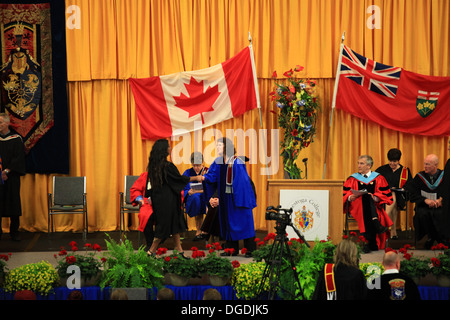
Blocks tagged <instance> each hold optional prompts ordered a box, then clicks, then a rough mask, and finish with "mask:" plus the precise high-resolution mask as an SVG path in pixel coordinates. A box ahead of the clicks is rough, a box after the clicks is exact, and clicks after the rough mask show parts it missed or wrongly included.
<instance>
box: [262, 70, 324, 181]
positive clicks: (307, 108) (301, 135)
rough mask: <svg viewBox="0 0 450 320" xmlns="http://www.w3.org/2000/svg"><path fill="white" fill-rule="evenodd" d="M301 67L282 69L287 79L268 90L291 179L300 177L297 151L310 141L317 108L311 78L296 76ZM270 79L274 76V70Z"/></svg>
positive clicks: (314, 131)
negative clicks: (270, 90)
mask: <svg viewBox="0 0 450 320" xmlns="http://www.w3.org/2000/svg"><path fill="white" fill-rule="evenodd" d="M301 70H303V67H301V66H297V67H295V68H294V70H292V69H291V70H289V71H286V72H285V73H284V74H283V75H284V76H285V77H287V82H286V80H284V82H283V83H276V86H277V88H276V90H275V91H273V92H271V93H270V96H271V100H272V101H275V105H276V106H277V108H278V112H275V111H272V112H273V113H275V114H277V115H278V125H279V127H280V128H283V129H284V136H283V140H282V142H281V152H282V157H283V164H284V169H285V171H286V172H287V173H288V174H289V177H290V178H291V179H301V170H300V169H299V168H298V166H297V164H296V160H297V158H298V156H299V153H300V151H301V150H302V149H303V148H306V147H308V146H309V145H310V144H311V142H313V141H314V136H315V133H316V123H317V116H318V111H319V109H320V108H319V104H318V102H317V98H316V97H315V96H314V87H315V86H316V82H315V81H311V80H306V81H304V80H303V79H296V78H294V77H293V75H294V73H295V72H300V71H301ZM272 77H273V78H277V74H276V71H275V72H274V74H273V76H272Z"/></svg>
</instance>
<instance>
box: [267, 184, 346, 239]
mask: <svg viewBox="0 0 450 320" xmlns="http://www.w3.org/2000/svg"><path fill="white" fill-rule="evenodd" d="M343 185H344V180H299V179H269V180H267V194H268V199H267V206H275V207H276V206H278V205H279V204H280V190H328V191H329V204H328V208H329V210H328V234H329V236H330V238H331V241H332V242H333V243H335V244H337V243H339V242H340V241H341V239H342V231H343V229H344V218H345V217H344V213H343V204H342V192H343V191H342V186H343ZM274 226H275V222H274V221H273V220H268V221H267V230H268V232H275V229H274Z"/></svg>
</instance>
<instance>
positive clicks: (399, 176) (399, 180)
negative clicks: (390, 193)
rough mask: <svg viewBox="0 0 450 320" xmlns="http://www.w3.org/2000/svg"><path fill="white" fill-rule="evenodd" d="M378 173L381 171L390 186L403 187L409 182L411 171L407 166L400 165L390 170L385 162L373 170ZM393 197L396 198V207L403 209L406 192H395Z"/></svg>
mask: <svg viewBox="0 0 450 320" xmlns="http://www.w3.org/2000/svg"><path fill="white" fill-rule="evenodd" d="M375 171H376V172H378V173H381V174H382V175H383V177H384V178H385V179H386V181H387V183H388V185H389V187H390V188H398V189H401V188H404V186H405V185H406V183H408V182H410V181H411V180H412V175H411V171H410V170H409V168H408V167H404V166H402V165H400V167H399V168H398V169H397V170H395V171H392V169H391V167H390V166H389V164H385V165H383V166H381V167H379V168H378V169H377V170H375ZM394 193H395V196H396V197H395V198H396V200H397V208H399V209H404V208H405V206H406V199H407V198H406V194H405V192H396V191H394Z"/></svg>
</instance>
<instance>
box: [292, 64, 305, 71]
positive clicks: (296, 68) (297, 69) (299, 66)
mask: <svg viewBox="0 0 450 320" xmlns="http://www.w3.org/2000/svg"><path fill="white" fill-rule="evenodd" d="M303 69H305V68H304V67H302V66H301V65H296V66H295V68H294V71H295V72H300V71H302V70H303Z"/></svg>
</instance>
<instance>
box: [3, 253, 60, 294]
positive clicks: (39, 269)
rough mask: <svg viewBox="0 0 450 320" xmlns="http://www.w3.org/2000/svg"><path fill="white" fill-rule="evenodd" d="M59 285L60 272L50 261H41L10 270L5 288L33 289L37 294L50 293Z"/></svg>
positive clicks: (6, 277) (9, 290)
mask: <svg viewBox="0 0 450 320" xmlns="http://www.w3.org/2000/svg"><path fill="white" fill-rule="evenodd" d="M57 285H59V276H58V272H57V271H56V269H55V268H54V267H53V266H52V265H51V264H50V263H49V262H47V261H41V262H38V263H30V264H25V265H23V266H20V267H17V268H14V269H12V270H10V271H9V272H8V273H7V274H6V276H5V284H4V289H5V291H8V292H15V291H20V290H31V291H33V292H34V293H37V294H42V295H48V294H49V292H50V291H51V290H52V289H53V288H54V287H56V286H57Z"/></svg>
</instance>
